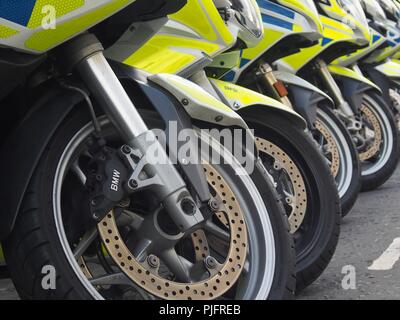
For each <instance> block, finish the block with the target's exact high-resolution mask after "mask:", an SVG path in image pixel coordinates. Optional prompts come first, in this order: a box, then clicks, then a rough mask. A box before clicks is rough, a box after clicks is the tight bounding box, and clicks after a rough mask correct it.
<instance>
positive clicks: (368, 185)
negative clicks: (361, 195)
mask: <svg viewBox="0 0 400 320" xmlns="http://www.w3.org/2000/svg"><path fill="white" fill-rule="evenodd" d="M365 96H367V97H368V98H370V99H372V100H373V101H375V102H376V103H377V104H378V105H379V108H380V110H381V111H382V114H381V115H380V116H381V117H385V118H386V119H385V121H387V123H388V124H389V125H388V128H387V129H388V131H389V133H388V134H390V135H391V138H392V139H393V148H392V150H391V152H390V156H389V158H388V159H387V162H386V163H385V165H384V166H383V167H382V168H381V169H380V170H378V171H377V172H375V173H373V174H368V175H365V174H364V173H363V172H362V176H361V181H362V191H371V190H375V189H377V188H379V187H381V186H382V185H384V184H385V183H386V182H387V181H388V180H389V179H390V178H391V177H392V175H393V173H394V172H395V170H396V168H397V164H398V163H399V156H400V149H399V148H400V145H399V132H398V130H397V126H396V120H395V116H394V114H393V112H392V111H391V110H390V107H389V106H388V105H387V104H386V102H385V100H384V98H383V97H382V96H381V95H380V94H378V93H376V92H368V93H366V94H365Z"/></svg>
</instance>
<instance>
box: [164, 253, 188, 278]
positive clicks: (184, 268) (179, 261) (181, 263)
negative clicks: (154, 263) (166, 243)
mask: <svg viewBox="0 0 400 320" xmlns="http://www.w3.org/2000/svg"><path fill="white" fill-rule="evenodd" d="M160 258H161V259H162V261H163V262H164V263H165V264H166V266H167V267H168V269H169V270H170V271H171V272H172V273H173V274H174V275H175V277H176V279H177V280H178V281H181V282H185V283H190V282H192V280H191V277H190V270H191V269H192V268H193V264H192V263H191V262H190V261H188V260H186V259H185V258H183V257H181V256H179V255H178V254H177V253H176V251H175V249H170V250H167V251H164V252H163V253H162V254H161V256H160Z"/></svg>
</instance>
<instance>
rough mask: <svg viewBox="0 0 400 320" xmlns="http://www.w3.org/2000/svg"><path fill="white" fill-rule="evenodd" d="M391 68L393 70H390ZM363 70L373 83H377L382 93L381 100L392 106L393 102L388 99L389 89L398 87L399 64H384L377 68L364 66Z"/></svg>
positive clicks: (399, 76)
mask: <svg viewBox="0 0 400 320" xmlns="http://www.w3.org/2000/svg"><path fill="white" fill-rule="evenodd" d="M392 67H393V69H391V68H392ZM396 69H397V71H396ZM364 70H365V72H366V73H367V75H368V77H369V78H370V79H371V80H372V81H373V82H375V83H379V87H380V88H381V90H382V92H383V98H384V99H385V101H386V103H387V104H388V105H389V106H390V105H392V103H393V102H392V99H391V97H390V88H392V87H399V82H400V62H399V63H397V62H396V61H393V63H390V62H385V63H384V64H381V65H378V66H376V65H375V66H374V65H365V66H364Z"/></svg>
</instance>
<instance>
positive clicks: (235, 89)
mask: <svg viewBox="0 0 400 320" xmlns="http://www.w3.org/2000/svg"><path fill="white" fill-rule="evenodd" d="M212 82H214V83H215V84H216V85H217V86H218V88H219V89H220V90H221V91H222V92H223V93H224V95H225V97H226V98H227V99H228V100H231V101H237V102H240V104H241V105H242V106H244V107H246V106H251V105H257V104H264V105H269V106H273V107H276V108H279V109H282V108H286V107H285V106H284V105H283V104H282V103H280V102H279V101H277V100H275V99H272V98H270V97H267V96H264V95H262V94H260V93H258V92H255V91H252V90H249V89H246V88H243V87H241V86H238V85H235V84H232V83H229V82H225V81H221V80H216V79H213V80H212Z"/></svg>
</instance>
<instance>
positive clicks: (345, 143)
mask: <svg viewBox="0 0 400 320" xmlns="http://www.w3.org/2000/svg"><path fill="white" fill-rule="evenodd" d="M259 5H260V7H261V12H262V15H263V24H264V30H265V33H266V34H269V35H270V36H269V37H266V38H265V40H264V41H263V42H262V43H260V44H259V45H258V46H256V47H254V48H251V49H246V50H244V51H243V52H242V54H241V58H240V62H239V64H237V63H236V64H234V65H231V67H232V69H231V70H229V69H228V68H226V67H225V66H226V65H227V63H226V62H227V60H228V58H229V55H230V54H229V53H227V54H225V55H221V56H220V59H218V61H216V63H214V65H213V66H212V68H211V67H210V68H209V69H210V75H211V76H214V77H222V78H223V79H225V80H228V81H232V82H235V83H236V84H240V85H243V86H246V87H248V88H252V89H254V90H256V91H259V92H261V93H263V94H266V95H268V96H271V97H273V98H275V99H277V100H278V101H281V102H282V103H284V104H285V105H287V106H288V107H290V108H292V109H294V110H295V111H296V112H298V113H299V114H301V115H302V116H303V117H304V118H305V119H306V120H307V125H308V128H309V132H310V134H311V135H312V137H313V138H314V140H315V141H316V142H317V143H318V147H319V149H320V150H321V152H322V153H323V155H324V157H325V158H326V160H327V161H328V164H329V167H330V169H331V173H332V175H333V176H334V177H335V180H336V184H337V187H338V190H339V195H340V198H341V205H342V213H343V215H344V216H345V215H347V214H348V213H349V212H350V211H351V209H352V207H353V206H354V204H355V202H356V200H357V197H358V194H359V191H360V188H361V171H360V163H359V161H358V153H357V150H356V148H355V146H354V144H353V141H352V139H351V136H350V135H349V133H348V132H347V129H346V128H345V126H344V125H343V124H342V123H340V122H339V121H338V120H337V118H336V116H335V115H334V114H333V113H332V111H331V107H330V106H332V104H333V101H332V99H331V98H330V97H329V96H328V95H327V94H326V93H325V92H323V91H321V90H320V89H318V88H317V87H315V86H313V85H312V84H311V83H309V82H307V81H305V80H304V79H301V78H299V77H297V76H295V75H293V74H292V73H288V72H284V71H277V70H276V68H275V67H274V65H273V64H274V62H276V61H277V60H279V59H281V58H283V57H287V56H290V55H292V54H294V53H297V52H299V51H300V49H301V48H308V47H312V46H313V45H315V44H316V43H317V42H318V41H319V40H320V39H321V38H322V36H323V32H324V31H323V25H322V22H321V20H320V17H319V15H318V12H317V9H316V7H315V5H314V3H313V2H312V1H286V0H283V1H276V2H273V1H264V0H262V1H259ZM222 64H223V65H222Z"/></svg>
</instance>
